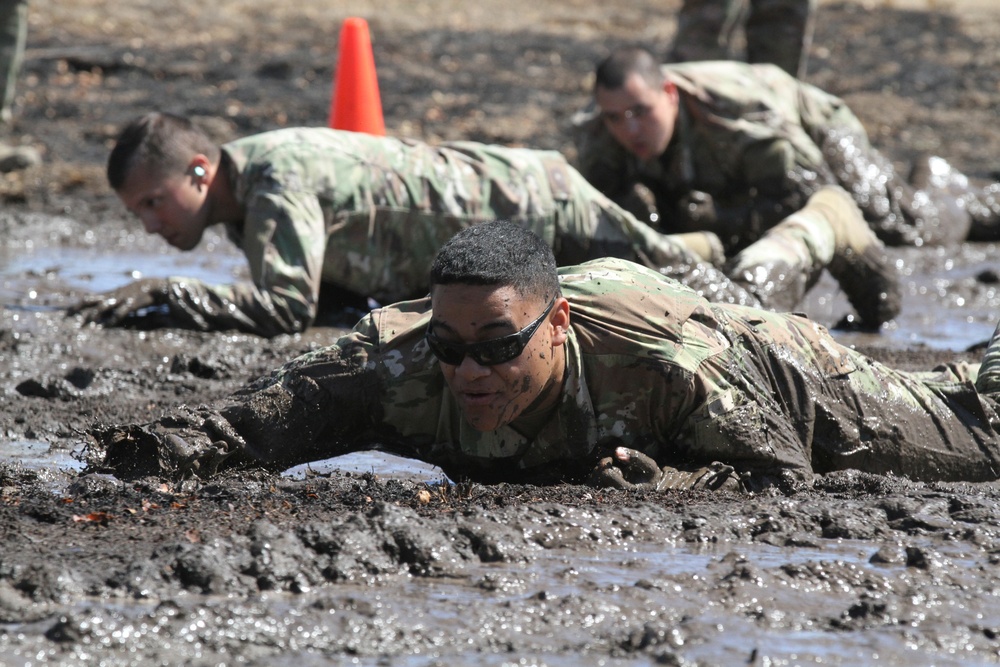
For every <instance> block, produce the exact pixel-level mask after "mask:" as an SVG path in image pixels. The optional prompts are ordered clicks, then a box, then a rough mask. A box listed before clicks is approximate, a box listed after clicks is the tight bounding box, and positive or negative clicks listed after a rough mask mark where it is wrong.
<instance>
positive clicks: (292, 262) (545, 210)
mask: <svg viewBox="0 0 1000 667" xmlns="http://www.w3.org/2000/svg"><path fill="white" fill-rule="evenodd" d="M220 173H222V174H224V175H225V176H226V177H228V178H230V180H231V184H232V189H233V192H234V193H235V196H236V197H237V199H238V200H239V201H240V203H241V204H242V205H243V206H244V207H245V209H246V216H245V219H244V220H243V221H242V222H241V223H239V224H227V233H228V236H229V238H230V239H231V240H232V241H233V242H234V243H236V245H238V246H239V247H240V248H241V249H242V250H243V252H244V253H245V254H246V256H247V259H248V260H249V266H250V273H251V277H252V284H243V285H239V284H237V285H206V284H204V283H203V282H200V281H197V280H193V279H188V278H174V279H171V281H170V284H169V287H168V289H167V290H166V293H167V295H166V297H165V298H167V299H168V302H167V305H168V307H169V309H170V313H171V315H172V316H173V317H175V318H176V319H178V320H180V323H181V324H183V325H185V326H189V327H192V328H195V329H240V330H243V331H249V332H253V333H258V334H261V335H265V336H272V335H275V334H278V333H287V332H294V331H299V330H302V329H304V328H305V327H306V326H308V325H309V324H310V323H312V322H313V320H314V318H315V317H316V316H317V313H318V312H319V311H320V310H324V308H323V306H324V305H326V304H327V303H330V304H336V305H338V306H343V305H344V304H345V303H347V304H350V303H357V305H358V306H359V307H361V308H364V302H363V300H362V301H361V302H360V303H358V299H359V298H361V297H371V298H373V299H375V300H376V301H378V302H381V303H389V302H393V301H398V300H401V299H407V298H415V297H418V296H423V295H424V294H426V293H427V288H428V285H427V274H428V268H429V266H430V263H431V261H432V259H433V258H434V256H435V254H436V253H437V251H438V249H439V248H440V247H441V245H443V244H444V242H445V241H447V240H448V239H449V238H451V237H452V236H453V235H454V234H455V233H456V232H457V231H459V230H460V229H462V228H464V227H467V226H469V225H471V224H474V223H476V222H480V221H484V220H492V219H497V218H503V219H508V220H511V221H514V222H517V223H519V224H522V225H524V226H525V227H528V228H529V229H531V230H532V231H534V232H535V233H536V234H538V235H539V236H540V237H541V238H543V239H544V240H546V241H547V242H548V243H549V244H550V245H551V247H552V248H553V251H554V253H555V256H556V260H557V262H559V263H560V264H562V265H568V264H576V263H579V262H582V261H586V260H588V259H593V258H596V257H605V256H612V257H621V258H625V259H629V260H633V261H637V262H640V263H642V264H645V265H647V266H650V267H654V268H662V269H663V270H664V271H665V272H667V273H668V274H669V275H671V276H672V277H675V278H677V279H679V280H681V281H682V282H684V283H685V284H688V285H689V286H691V287H693V288H695V289H696V290H697V291H699V292H700V293H702V294H705V295H706V296H708V297H709V298H711V299H712V300H715V301H727V302H735V303H744V304H752V305H765V306H767V305H769V300H770V299H772V298H776V297H773V296H772V295H773V293H774V292H777V291H781V298H782V301H781V303H780V304H777V303H776V304H775V305H776V306H780V307H782V308H791V307H794V305H795V304H796V303H797V302H798V299H799V297H801V296H802V294H804V292H805V289H807V287H808V285H811V284H812V283H813V282H815V278H816V277H818V275H819V272H821V271H822V270H823V268H824V267H825V266H826V264H827V263H828V262H829V259H830V256H831V255H832V249H830V251H829V252H826V251H825V250H823V249H822V248H820V249H819V250H817V251H815V252H814V251H813V250H812V249H813V248H814V247H818V246H820V245H822V244H823V243H824V241H823V240H822V239H824V238H825V236H824V232H823V225H824V224H825V223H824V221H822V220H820V221H819V222H818V225H819V228H818V229H819V231H816V232H810V233H807V234H805V235H804V236H805V238H803V234H802V232H801V230H794V229H792V230H789V233H788V234H785V233H784V232H783V229H778V230H776V232H775V234H773V235H772V238H770V239H768V240H767V241H766V242H765V245H764V246H763V247H760V248H758V249H757V250H758V252H757V253H756V254H755V255H754V258H755V261H758V259H756V258H759V261H763V260H767V261H769V262H773V261H774V260H775V258H778V257H787V261H785V262H783V263H782V265H781V273H782V275H783V276H784V275H788V276H790V280H792V279H793V278H794V282H796V285H795V286H793V287H794V289H791V288H790V289H784V288H782V290H776V289H775V285H774V281H773V280H771V279H770V278H769V277H766V276H764V274H762V273H761V272H755V271H748V270H746V268H747V267H746V266H744V265H745V262H744V263H743V264H741V265H740V267H739V269H740V270H739V271H738V272H737V273H735V274H734V275H737V276H739V279H738V284H736V283H734V282H732V281H730V280H729V279H728V278H727V277H726V275H724V274H723V273H722V272H721V271H720V270H719V269H717V268H715V267H713V266H709V265H706V264H700V263H699V262H698V258H697V257H696V256H695V255H694V254H692V253H691V252H689V251H688V249H687V248H688V244H687V243H688V240H687V239H686V238H685V237H683V236H676V235H664V234H660V233H658V232H657V231H655V230H654V229H652V228H651V227H649V226H647V225H645V224H643V223H640V222H639V221H637V220H636V219H635V218H634V217H633V216H632V215H630V214H629V213H627V212H625V211H624V210H622V209H621V208H619V207H618V206H617V205H615V204H614V203H612V202H611V201H610V200H609V199H608V198H607V197H605V196H604V195H602V194H601V193H599V192H598V191H597V190H596V189H594V188H593V186H591V185H590V184H589V183H587V181H586V180H584V178H583V177H582V176H581V175H580V174H579V172H577V171H576V170H574V169H573V168H571V167H570V166H569V165H568V164H567V163H566V161H565V159H564V158H563V157H562V156H561V155H560V154H559V153H556V152H553V151H537V150H528V149H523V148H504V147H499V146H489V145H484V144H478V143H472V142H454V143H447V144H443V145H441V146H437V147H434V146H430V145H428V144H425V143H422V142H417V141H410V140H401V139H394V138H386V137H375V136H371V135H368V134H361V133H353V132H342V131H337V130H330V129H326V128H313V129H303V128H297V129H286V130H277V131H273V132H267V133H263V134H258V135H255V136H251V137H247V138H244V139H239V140H237V141H234V142H232V143H229V144H226V145H225V146H223V158H222V167H221V172H220ZM814 236H815V237H818V238H819V239H820V240H819V241H816V242H812V240H811V239H812V237H814ZM712 238H714V237H712ZM715 242H716V243H718V241H717V240H716V241H715ZM719 255H720V256H721V248H720V249H719ZM800 276H802V280H798V278H799V277H800ZM765 278H767V279H765ZM754 279H760V280H761V282H762V287H761V288H760V289H757V288H756V287H754V286H753V285H751V283H752V282H753V280H754ZM748 289H749V291H748ZM321 297H322V298H321ZM345 297H346V299H345ZM893 314H894V313H893ZM881 321H884V320H881Z"/></svg>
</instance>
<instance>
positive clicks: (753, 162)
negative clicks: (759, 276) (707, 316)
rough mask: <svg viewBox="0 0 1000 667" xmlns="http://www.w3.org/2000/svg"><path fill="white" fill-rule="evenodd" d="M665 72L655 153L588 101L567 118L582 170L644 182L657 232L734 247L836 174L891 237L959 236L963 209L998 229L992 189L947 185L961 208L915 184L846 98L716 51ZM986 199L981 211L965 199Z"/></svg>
mask: <svg viewBox="0 0 1000 667" xmlns="http://www.w3.org/2000/svg"><path fill="white" fill-rule="evenodd" d="M663 71H664V73H665V75H666V76H667V77H668V78H669V80H670V81H672V82H674V83H675V84H676V85H677V89H678V93H679V96H680V104H679V113H678V118H677V123H676V128H675V130H674V137H673V138H672V140H671V142H670V144H669V146H668V147H667V149H666V151H665V152H664V153H663V155H661V156H660V157H659V158H658V159H656V160H651V161H649V162H647V163H640V162H639V161H638V160H637V159H636V158H635V157H634V156H632V155H630V154H629V153H628V152H627V151H626V150H625V149H624V148H623V147H621V146H620V145H619V144H618V143H617V142H616V141H615V139H614V138H613V137H612V136H611V135H610V134H609V133H608V132H607V131H606V130H605V129H604V127H603V125H602V124H601V121H600V118H599V117H598V116H597V114H596V113H595V112H593V111H591V112H589V113H587V112H584V113H582V114H580V115H578V117H577V119H576V123H577V125H578V127H577V129H578V130H579V133H578V142H579V146H578V148H579V169H580V171H581V173H583V175H584V176H585V177H586V178H587V179H588V180H589V181H590V182H591V183H593V184H594V185H595V186H596V187H597V188H598V189H599V190H601V191H602V192H603V193H605V194H606V195H608V196H609V197H611V198H612V199H614V200H616V201H617V200H623V199H625V198H627V197H628V195H629V194H630V192H631V190H632V188H633V187H634V185H635V184H637V183H640V184H642V185H644V186H646V187H647V188H648V189H649V191H650V192H651V193H652V194H653V195H654V197H655V200H656V207H657V208H658V212H659V219H660V220H662V221H664V223H665V225H661V228H662V229H663V231H666V232H669V233H676V232H683V231H692V230H711V231H714V232H716V233H717V234H718V235H719V237H720V238H721V239H722V242H723V244H724V245H725V246H726V250H727V252H733V251H735V250H738V249H740V248H743V247H745V246H747V245H748V244H750V243H752V242H753V241H755V240H756V239H757V238H759V237H760V235H761V233H762V232H763V231H764V230H766V229H768V228H770V227H772V226H774V225H775V224H776V223H777V222H778V221H780V220H782V219H784V218H785V217H786V216H787V215H788V214H789V213H791V212H792V211H795V210H798V209H799V208H801V207H802V205H803V204H804V203H805V201H806V200H807V198H808V197H809V195H810V194H811V193H813V192H814V191H815V190H816V189H817V188H819V187H821V186H822V185H824V184H839V185H841V186H842V187H843V188H844V189H846V190H847V191H848V192H850V193H851V194H852V195H853V196H854V199H855V201H856V202H857V204H858V206H859V207H860V208H861V210H862V212H863V213H864V216H865V219H866V220H868V223H869V225H871V227H872V229H874V230H875V232H876V233H877V234H878V236H879V237H880V238H881V239H882V240H883V241H884V242H885V243H887V244H889V245H923V244H934V243H946V242H957V241H961V240H964V239H965V238H966V236H967V235H968V234H969V225H970V220H969V216H968V213H977V215H979V217H980V218H983V219H982V220H978V221H977V220H973V221H972V223H973V224H974V226H975V225H984V226H985V227H986V228H988V229H992V230H994V232H992V233H994V234H995V236H994V238H1000V233H998V232H1000V230H998V229H997V227H998V226H997V224H996V223H995V222H992V223H991V222H990V221H991V220H993V219H996V220H1000V205H998V204H997V202H996V199H997V196H996V192H994V191H992V190H991V191H989V192H986V191H976V190H975V189H969V190H967V191H963V192H962V193H953V194H960V195H961V196H968V197H969V198H970V199H969V200H968V201H966V200H962V201H960V202H959V205H958V207H957V208H958V209H960V210H955V209H956V206H955V200H954V198H952V197H950V196H949V195H948V193H946V192H943V191H940V192H939V189H936V188H928V189H926V190H923V191H920V192H918V191H917V190H915V189H914V187H912V186H911V185H910V184H909V183H907V182H906V181H905V180H904V179H903V178H901V177H900V176H899V175H898V174H897V173H896V171H895V169H894V168H893V165H892V164H891V163H890V162H889V161H888V160H886V159H885V158H884V157H883V156H881V155H880V154H879V153H878V152H877V151H875V150H874V149H873V148H872V147H871V145H870V144H869V141H868V137H867V134H866V132H865V130H864V127H863V126H862V124H861V122H860V121H859V120H858V119H857V117H856V116H855V115H854V114H853V113H852V112H851V110H850V109H849V108H848V107H847V105H846V104H845V103H844V102H843V100H841V99H839V98H837V97H834V96H833V95H829V94H827V93H825V92H823V91H822V90H820V89H818V88H816V87H814V86H811V85H809V84H806V83H802V82H800V81H798V80H796V79H795V78H793V77H791V76H789V75H788V74H786V73H785V72H783V71H782V70H781V69H779V68H778V67H775V66H773V65H748V64H745V63H737V62H722V61H717V62H700V63H682V64H677V65H665V66H664V67H663ZM957 176H959V177H960V176H961V175H960V174H959V175H957ZM958 180H960V179H959V178H957V177H956V178H952V179H951V180H950V181H949V183H948V185H954V184H955V183H956V182H957V181H958ZM940 189H941V190H943V189H944V188H940ZM984 200H988V201H986V205H985V206H983V207H979V208H981V209H982V210H981V211H979V209H977V208H976V207H975V206H974V205H973V204H975V202H980V201H984ZM991 224H992V227H991V226H990V225H991ZM989 233H991V232H989V231H988V230H987V232H986V234H989Z"/></svg>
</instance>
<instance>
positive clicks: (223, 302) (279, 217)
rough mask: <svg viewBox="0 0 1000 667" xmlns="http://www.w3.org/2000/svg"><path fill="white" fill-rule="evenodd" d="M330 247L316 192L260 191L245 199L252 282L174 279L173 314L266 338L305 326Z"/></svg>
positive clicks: (206, 326)
mask: <svg viewBox="0 0 1000 667" xmlns="http://www.w3.org/2000/svg"><path fill="white" fill-rule="evenodd" d="M325 249H326V225H325V222H324V216H323V211H322V209H321V207H320V204H319V202H318V201H317V199H316V196H315V195H313V194H311V193H297V192H294V191H292V192H289V191H287V190H286V191H282V192H279V193H273V192H269V193H266V194H260V195H257V196H255V197H254V198H253V199H252V200H251V201H250V202H249V203H248V205H247V216H246V220H245V222H244V228H243V252H244V253H245V254H246V256H247V260H248V262H249V265H250V275H251V279H252V284H242V285H241V284H234V285H208V284H206V283H204V282H201V281H197V280H189V279H172V280H171V284H170V297H169V302H168V305H169V307H170V315H171V316H172V317H173V318H175V319H177V320H179V321H180V324H181V325H182V326H187V327H188V328H193V329H198V330H203V331H211V330H224V329H236V330H239V331H244V332H247V333H254V334H257V335H260V336H265V337H272V336H276V335H278V334H282V333H295V332H298V331H302V330H304V329H305V328H306V327H308V326H309V325H310V324H311V323H312V321H313V319H315V317H316V307H317V306H316V304H317V301H318V298H319V286H320V282H321V278H322V271H323V257H324V252H325Z"/></svg>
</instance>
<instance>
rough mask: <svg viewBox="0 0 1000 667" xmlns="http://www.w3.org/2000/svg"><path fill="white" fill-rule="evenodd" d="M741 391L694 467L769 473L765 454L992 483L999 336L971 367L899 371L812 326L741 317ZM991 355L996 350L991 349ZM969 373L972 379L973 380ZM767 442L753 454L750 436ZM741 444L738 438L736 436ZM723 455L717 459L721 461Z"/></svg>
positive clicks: (807, 465) (999, 465)
mask: <svg viewBox="0 0 1000 667" xmlns="http://www.w3.org/2000/svg"><path fill="white" fill-rule="evenodd" d="M732 324H733V326H734V327H735V328H736V332H735V333H736V334H738V337H737V338H736V340H738V341H739V347H740V348H741V350H742V353H741V354H740V355H739V356H738V358H737V359H736V361H735V362H734V361H733V360H732V359H727V360H726V362H725V363H726V364H727V367H731V366H733V365H734V364H736V365H738V366H740V367H741V373H742V377H743V381H742V385H743V386H747V387H751V389H750V390H749V391H747V390H745V389H740V390H739V392H737V395H735V396H734V397H733V399H732V400H731V401H729V404H731V405H732V406H733V407H732V409H731V410H729V411H728V412H724V413H718V409H717V408H716V412H715V413H713V414H712V416H711V417H710V420H711V423H712V426H713V428H711V429H710V430H708V431H706V434H707V435H706V436H705V437H703V438H700V439H699V432H698V431H697V429H696V428H695V427H697V424H698V423H699V422H697V420H694V421H692V424H693V426H692V428H695V431H693V435H692V438H693V440H692V441H693V442H695V443H696V445H697V452H696V453H697V456H698V458H699V460H704V461H713V460H720V461H724V462H726V463H728V464H730V465H733V466H735V467H736V469H737V470H743V469H749V470H755V471H757V472H759V473H761V474H763V475H764V476H765V478H766V477H767V476H768V475H769V474H773V473H772V472H771V470H769V468H771V467H777V466H768V464H767V460H768V457H773V458H774V460H775V461H782V460H783V461H787V462H792V463H794V464H796V465H797V466H798V467H801V468H803V469H805V470H806V471H812V472H815V473H826V472H831V471H834V470H847V469H853V470H862V471H866V472H870V473H876V474H896V475H905V476H908V477H910V478H912V479H916V480H927V481H931V480H940V481H959V480H964V481H990V480H996V479H998V477H1000V437H998V434H997V431H996V430H995V428H996V427H997V425H998V412H997V407H998V406H997V398H1000V395H998V393H997V390H1000V379H991V377H990V376H991V375H1000V368H998V369H993V368H992V366H994V365H997V366H1000V339H998V340H995V341H994V344H993V346H991V349H990V352H988V353H987V360H986V362H985V363H984V364H983V366H982V369H981V370H979V369H977V367H976V365H974V364H973V365H964V366H962V365H955V366H942V367H939V368H937V369H934V370H933V371H928V372H916V373H913V372H904V371H900V370H897V369H894V368H891V367H889V366H886V365H884V364H881V363H879V362H877V361H874V360H872V359H871V358H870V357H868V356H867V355H865V354H863V353H861V352H857V351H855V350H852V349H849V348H845V347H842V346H840V345H838V344H837V343H836V342H835V341H834V340H833V339H832V338H831V337H830V334H829V333H828V332H827V331H826V329H825V328H823V327H822V326H819V325H818V324H816V323H814V322H812V321H810V320H808V319H805V318H798V317H794V316H789V315H787V314H778V313H768V312H765V311H749V312H748V313H747V315H746V316H745V317H743V318H740V319H739V320H732ZM994 348H995V349H994ZM977 371H978V379H977ZM748 430H749V432H751V433H756V432H761V433H766V434H767V435H766V438H765V439H764V440H763V441H761V442H759V443H757V444H756V445H754V444H753V443H749V444H746V440H747V433H748ZM741 438H742V439H741ZM723 456H724V458H720V457H723Z"/></svg>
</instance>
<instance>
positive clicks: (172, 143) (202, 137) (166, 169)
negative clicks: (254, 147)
mask: <svg viewBox="0 0 1000 667" xmlns="http://www.w3.org/2000/svg"><path fill="white" fill-rule="evenodd" d="M199 153H200V154H202V155H204V156H205V157H207V158H208V159H209V161H210V162H216V161H217V160H218V159H219V154H220V150H219V146H218V145H217V144H216V143H215V142H214V141H212V139H210V138H209V137H208V135H207V134H205V132H203V131H202V130H201V128H199V127H198V126H197V125H195V124H194V123H193V122H191V121H190V120H189V119H187V118H184V117H183V116H177V115H174V114H169V113H161V112H157V111H154V112H152V113H147V114H144V115H142V116H140V117H138V118H136V119H135V120H133V121H132V122H130V123H129V124H128V125H126V126H125V127H124V128H123V129H122V131H121V133H120V134H119V135H118V140H117V141H116V142H115V147H114V148H113V149H112V150H111V155H109V156H108V167H107V176H108V183H109V184H110V185H111V188H112V189H113V190H115V191H116V192H117V191H118V190H121V188H122V187H123V186H124V185H125V181H127V180H128V176H129V174H130V173H132V170H133V169H135V168H136V167H138V166H143V167H147V168H149V169H152V170H154V171H156V172H158V173H163V174H167V173H171V172H175V171H176V172H182V171H184V170H185V169H186V168H187V166H188V163H189V162H190V161H191V158H192V157H194V156H195V155H198V154H199Z"/></svg>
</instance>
